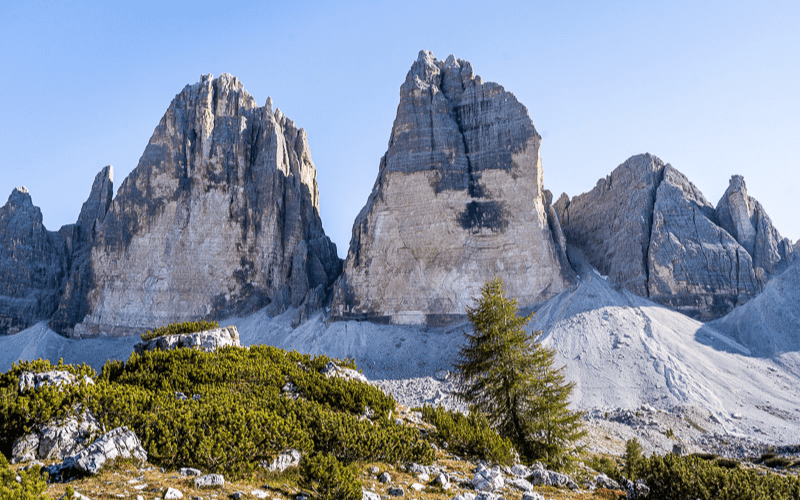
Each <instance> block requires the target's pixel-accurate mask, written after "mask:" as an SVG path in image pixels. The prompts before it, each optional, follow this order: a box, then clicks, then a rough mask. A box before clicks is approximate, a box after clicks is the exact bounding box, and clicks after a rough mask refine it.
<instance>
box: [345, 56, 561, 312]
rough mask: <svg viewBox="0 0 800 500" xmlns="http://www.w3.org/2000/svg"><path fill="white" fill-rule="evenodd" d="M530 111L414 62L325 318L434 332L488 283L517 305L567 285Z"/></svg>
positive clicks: (425, 61)
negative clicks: (499, 283) (499, 282)
mask: <svg viewBox="0 0 800 500" xmlns="http://www.w3.org/2000/svg"><path fill="white" fill-rule="evenodd" d="M540 143H541V137H540V136H539V134H538V133H537V132H536V129H535V128H534V126H533V123H532V122H531V119H530V117H529V116H528V111H527V109H526V108H525V106H523V105H522V104H521V103H519V102H518V101H517V99H516V98H515V97H514V95H513V94H511V93H510V92H507V91H506V90H505V89H503V87H501V86H500V85H498V84H496V83H491V82H483V81H482V79H481V78H480V77H479V76H476V75H474V74H473V70H472V66H471V65H470V63H469V62H467V61H464V60H461V59H456V58H454V57H453V56H449V57H448V58H447V59H446V60H445V61H441V60H438V59H436V58H435V57H434V56H433V54H432V53H430V52H427V51H421V52H420V53H419V57H418V58H417V60H416V61H415V62H414V64H413V65H412V67H411V69H410V70H409V72H408V74H407V76H406V80H405V82H404V83H403V85H402V86H401V88H400V103H399V105H398V107H397V117H396V118H395V122H394V125H393V128H392V134H391V137H390V139H389V149H388V151H387V152H386V154H385V155H384V156H383V158H382V159H381V162H380V167H379V172H378V178H377V180H376V182H375V186H374V188H373V191H372V193H371V194H370V196H369V199H368V200H367V203H366V205H365V206H364V208H363V209H362V210H361V213H360V214H359V215H358V217H357V219H356V221H355V223H354V225H353V237H352V239H351V242H350V249H349V251H348V254H347V260H346V262H345V266H344V272H343V274H342V276H341V277H340V278H339V280H338V281H337V282H336V286H335V289H334V295H333V302H332V304H331V316H332V317H333V318H334V319H369V320H371V321H375V322H384V323H395V324H428V325H437V324H444V323H448V322H452V321H454V320H458V319H462V318H463V315H464V310H465V307H466V306H467V305H469V304H470V303H471V300H472V297H474V296H475V295H477V294H478V293H479V291H480V287H481V286H482V285H483V283H484V282H485V281H487V280H489V279H492V278H493V277H494V276H496V275H502V276H503V277H504V279H505V286H506V290H507V292H508V293H509V294H511V295H513V296H516V297H519V300H520V303H522V304H533V303H536V302H541V301H542V300H545V299H547V298H549V297H552V296H554V295H555V294H557V293H558V292H560V291H562V290H564V289H566V288H567V287H569V286H570V285H571V283H572V282H573V280H574V279H575V276H574V273H573V272H572V270H571V269H570V268H569V267H568V266H565V265H564V262H565V260H566V259H560V255H563V252H564V249H563V248H562V247H559V245H558V244H557V242H556V240H555V239H554V236H553V230H552V228H551V223H552V224H555V225H556V232H558V231H559V229H558V228H557V226H558V219H557V218H552V219H550V220H548V215H547V208H546V207H545V196H544V193H543V189H542V165H541V158H540V156H539V146H540Z"/></svg>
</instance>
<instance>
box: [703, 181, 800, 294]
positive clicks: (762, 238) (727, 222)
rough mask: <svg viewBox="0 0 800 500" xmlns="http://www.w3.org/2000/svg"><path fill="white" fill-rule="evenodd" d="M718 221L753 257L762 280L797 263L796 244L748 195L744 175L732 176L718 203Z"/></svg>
mask: <svg viewBox="0 0 800 500" xmlns="http://www.w3.org/2000/svg"><path fill="white" fill-rule="evenodd" d="M716 220H717V223H718V224H719V225H720V226H722V227H723V228H724V229H725V230H726V231H728V232H729V233H730V234H731V235H732V236H733V237H734V238H736V241H738V242H739V244H740V245H742V246H743V247H744V248H745V249H746V250H747V252H748V253H749V254H750V255H751V256H752V257H753V265H754V266H755V268H756V270H757V272H758V273H759V278H760V279H762V280H764V279H765V278H766V279H769V278H770V277H772V276H775V275H777V274H780V273H782V272H783V271H784V270H786V268H787V267H788V266H789V264H791V262H792V261H793V260H794V252H795V248H794V246H793V245H792V242H791V241H789V239H788V238H783V237H782V236H781V235H780V233H779V232H778V230H777V229H775V227H774V226H773V225H772V220H771V219H770V218H769V216H768V215H767V212H766V210H764V207H762V206H761V203H759V202H758V201H757V200H756V199H755V198H753V197H751V196H748V195H747V186H746V185H745V183H744V177H742V176H741V175H734V176H732V177H731V180H730V183H729V184H728V189H727V190H725V193H724V194H723V195H722V198H720V200H719V203H717V212H716ZM762 273H764V274H766V276H763V275H762Z"/></svg>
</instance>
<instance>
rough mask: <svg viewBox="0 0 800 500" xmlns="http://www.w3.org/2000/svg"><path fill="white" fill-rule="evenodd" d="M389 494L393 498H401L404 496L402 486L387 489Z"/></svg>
mask: <svg viewBox="0 0 800 500" xmlns="http://www.w3.org/2000/svg"><path fill="white" fill-rule="evenodd" d="M389 494H390V495H392V496H393V497H402V496H405V494H406V491H405V490H404V489H403V487H402V486H398V487H396V488H389Z"/></svg>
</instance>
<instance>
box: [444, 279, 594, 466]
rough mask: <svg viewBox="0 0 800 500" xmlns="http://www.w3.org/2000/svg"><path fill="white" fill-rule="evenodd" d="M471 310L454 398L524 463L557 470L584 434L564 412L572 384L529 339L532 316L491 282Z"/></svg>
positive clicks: (576, 418)
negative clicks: (543, 464) (506, 441)
mask: <svg viewBox="0 0 800 500" xmlns="http://www.w3.org/2000/svg"><path fill="white" fill-rule="evenodd" d="M477 302H478V304H477V306H476V307H474V308H469V307H468V308H467V316H468V317H469V320H470V321H471V322H472V326H473V332H472V333H468V332H464V334H465V335H466V337H467V343H466V345H465V346H464V347H463V348H462V349H461V350H460V352H459V355H460V359H459V361H458V362H457V364H456V366H455V372H456V377H457V378H456V383H457V387H458V389H457V392H456V395H457V396H458V398H459V399H461V400H462V401H464V402H466V403H468V404H469V405H470V409H471V411H478V412H481V413H483V414H485V415H486V417H487V419H488V420H489V422H490V424H491V425H492V427H494V429H495V430H496V431H497V432H498V433H499V434H500V435H502V436H504V437H508V438H509V439H511V440H512V442H513V443H514V445H515V446H516V448H517V450H518V451H519V453H520V454H521V455H522V456H523V457H524V458H525V459H527V460H528V461H534V460H543V461H545V462H547V463H548V464H549V465H551V466H556V467H558V466H560V465H563V463H564V461H565V459H566V456H567V454H568V453H569V452H570V451H572V450H573V448H574V443H575V441H577V440H578V439H580V438H581V437H582V436H583V435H584V432H583V430H582V426H581V414H580V413H575V412H571V411H570V410H569V408H568V405H569V396H570V394H571V393H572V389H573V387H574V383H566V382H565V378H564V373H563V371H564V368H563V367H562V368H559V369H555V368H553V362H554V359H555V351H554V350H552V349H548V348H546V347H544V346H542V345H541V344H540V343H539V339H540V337H541V332H535V333H533V334H531V335H529V334H528V333H527V332H526V331H525V325H526V324H527V323H528V321H530V319H531V317H532V316H533V315H532V314H530V315H528V316H520V315H519V314H518V308H517V300H516V299H509V298H506V296H505V293H504V292H503V288H502V281H501V280H500V279H498V278H495V279H494V280H493V281H491V282H488V283H486V284H485V285H484V286H483V288H482V289H481V297H480V298H479V299H477Z"/></svg>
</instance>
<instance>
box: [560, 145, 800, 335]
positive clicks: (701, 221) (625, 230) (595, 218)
mask: <svg viewBox="0 0 800 500" xmlns="http://www.w3.org/2000/svg"><path fill="white" fill-rule="evenodd" d="M555 207H556V211H557V213H558V214H559V216H560V219H561V223H562V225H563V231H564V234H565V236H566V239H567V242H568V243H569V244H570V245H575V246H577V247H579V248H580V249H581V250H582V251H583V252H584V254H585V255H586V256H587V259H588V260H589V262H590V263H591V264H592V265H593V266H594V267H596V268H597V269H598V270H599V271H600V272H601V273H602V274H606V275H608V276H609V278H610V279H612V280H613V281H614V282H616V283H617V284H619V285H622V286H623V287H625V288H627V289H628V290H630V291H632V292H634V293H637V294H639V295H642V296H644V297H649V298H650V299H651V300H653V301H654V302H658V303H661V304H664V305H666V306H669V307H671V308H673V309H675V310H678V311H681V312H683V313H685V314H687V315H689V316H692V317H695V318H698V319H701V320H710V319H714V318H719V317H721V316H723V315H725V314H726V313H728V312H729V311H731V310H732V309H733V308H734V307H736V306H738V305H741V304H744V303H745V302H747V301H748V300H750V299H751V298H752V297H754V296H756V295H757V294H758V293H759V292H760V291H761V290H762V288H763V286H764V285H765V284H766V282H767V281H768V279H769V278H770V277H771V276H772V275H774V274H776V271H777V272H779V271H781V270H783V269H786V266H787V265H788V264H789V263H791V261H792V260H793V248H792V245H791V243H790V242H789V241H788V240H786V239H783V238H781V237H780V234H778V232H777V230H775V229H774V228H773V227H772V223H771V222H770V220H769V217H768V216H767V215H766V213H765V212H764V210H763V208H762V207H761V205H760V204H758V202H757V201H755V200H754V199H752V198H748V197H747V192H746V190H745V188H744V181H743V179H742V178H741V177H740V176H734V178H733V179H732V181H731V186H730V187H729V188H728V191H727V192H726V194H725V195H724V196H723V199H722V200H721V201H720V203H719V204H718V206H717V208H716V209H715V208H714V207H713V206H712V205H711V204H710V203H709V202H708V201H707V200H706V199H705V197H703V194H702V193H701V192H700V191H699V190H698V189H697V188H696V187H695V186H694V185H693V184H692V183H691V182H689V180H688V179H687V178H686V177H685V176H684V175H683V174H681V173H680V172H678V171H677V170H676V169H675V168H673V167H672V166H671V165H669V164H666V165H665V164H664V163H663V162H662V161H661V160H660V159H658V158H656V157H655V156H652V155H650V154H644V155H637V156H633V157H631V158H630V159H628V160H627V161H626V162H625V163H623V164H622V165H620V166H619V167H617V168H616V169H615V170H614V171H613V172H612V173H611V175H609V176H608V177H606V178H605V179H601V180H600V181H598V183H597V186H595V188H594V189H592V190H591V191H589V192H588V193H584V194H582V195H579V196H576V197H574V198H573V199H572V200H569V199H568V198H567V197H566V196H565V195H562V197H561V198H560V199H559V200H558V202H556V204H555Z"/></svg>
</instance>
